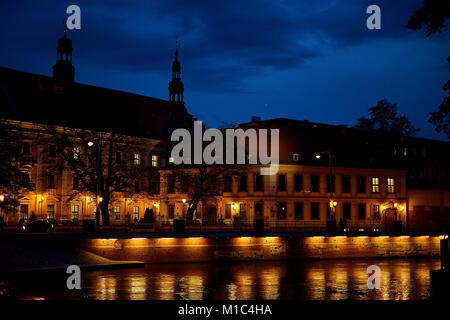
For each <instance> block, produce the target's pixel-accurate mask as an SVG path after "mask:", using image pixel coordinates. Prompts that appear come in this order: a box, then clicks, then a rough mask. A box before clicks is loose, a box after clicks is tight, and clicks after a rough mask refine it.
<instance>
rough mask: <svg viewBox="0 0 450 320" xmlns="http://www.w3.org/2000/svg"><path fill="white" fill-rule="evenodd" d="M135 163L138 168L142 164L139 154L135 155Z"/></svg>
mask: <svg viewBox="0 0 450 320" xmlns="http://www.w3.org/2000/svg"><path fill="white" fill-rule="evenodd" d="M133 159H134V160H133V163H134V164H135V165H136V166H137V165H140V164H141V157H140V155H139V153H135V154H134V158H133Z"/></svg>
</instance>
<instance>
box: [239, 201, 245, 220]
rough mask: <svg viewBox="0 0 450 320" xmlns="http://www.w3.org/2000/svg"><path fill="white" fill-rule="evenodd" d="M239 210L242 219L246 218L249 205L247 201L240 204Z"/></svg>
mask: <svg viewBox="0 0 450 320" xmlns="http://www.w3.org/2000/svg"><path fill="white" fill-rule="evenodd" d="M239 212H240V215H241V219H244V220H245V219H246V217H247V206H246V205H245V203H241V204H240V205H239Z"/></svg>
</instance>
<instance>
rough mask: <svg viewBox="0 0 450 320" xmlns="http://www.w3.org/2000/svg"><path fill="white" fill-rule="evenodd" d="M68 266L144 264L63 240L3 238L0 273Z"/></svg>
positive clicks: (97, 267) (99, 266)
mask: <svg viewBox="0 0 450 320" xmlns="http://www.w3.org/2000/svg"><path fill="white" fill-rule="evenodd" d="M69 265H77V266H79V267H80V268H81V269H82V270H104V269H112V268H136V267H141V266H143V265H144V264H143V263H142V262H139V261H129V260H128V261H123V260H120V261H116V260H111V259H108V258H105V257H102V256H99V255H97V254H95V253H92V252H88V251H86V250H83V249H80V248H78V247H77V246H74V245H73V243H70V242H64V241H62V242H61V241H60V242H57V243H51V242H49V241H44V240H36V239H35V240H33V241H26V240H17V239H15V240H12V239H6V238H4V237H3V238H2V239H1V241H0V275H2V274H3V275H4V274H8V275H13V274H24V273H37V272H59V271H65V270H66V269H67V267H68V266H69Z"/></svg>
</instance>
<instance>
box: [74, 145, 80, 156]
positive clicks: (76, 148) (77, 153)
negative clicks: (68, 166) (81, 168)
mask: <svg viewBox="0 0 450 320" xmlns="http://www.w3.org/2000/svg"><path fill="white" fill-rule="evenodd" d="M73 158H74V159H79V158H80V148H79V147H73Z"/></svg>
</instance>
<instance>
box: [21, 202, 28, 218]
mask: <svg viewBox="0 0 450 320" xmlns="http://www.w3.org/2000/svg"><path fill="white" fill-rule="evenodd" d="M20 219H24V220H27V219H28V205H27V204H20Z"/></svg>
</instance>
